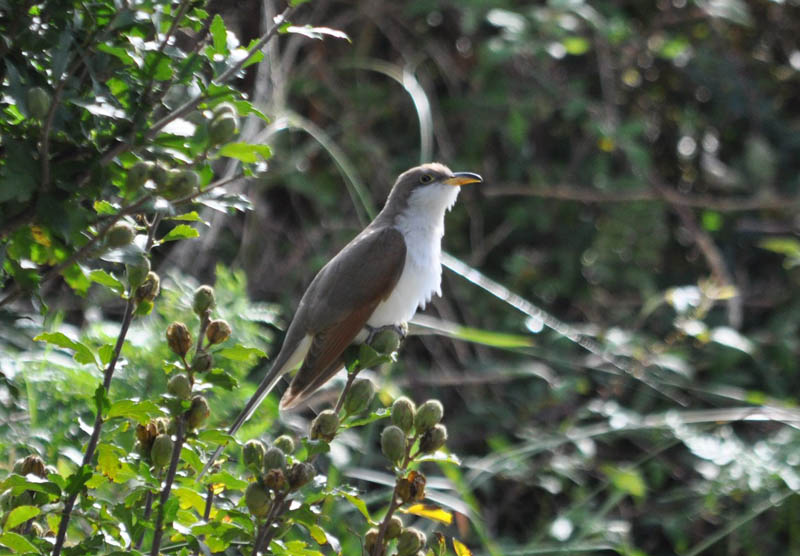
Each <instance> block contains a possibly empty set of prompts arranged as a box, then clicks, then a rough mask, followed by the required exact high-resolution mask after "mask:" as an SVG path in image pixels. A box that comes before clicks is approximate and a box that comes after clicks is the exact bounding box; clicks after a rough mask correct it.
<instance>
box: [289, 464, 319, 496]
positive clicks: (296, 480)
mask: <svg viewBox="0 0 800 556" xmlns="http://www.w3.org/2000/svg"><path fill="white" fill-rule="evenodd" d="M316 473H317V471H316V469H314V466H313V465H312V464H310V463H306V462H304V461H303V462H299V463H295V464H294V465H292V467H291V469H289V486H290V487H291V488H292V490H297V489H298V488H300V487H303V486H305V485H306V484H308V483H309V482H311V480H312V479H313V478H314V475H316Z"/></svg>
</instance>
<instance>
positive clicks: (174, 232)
mask: <svg viewBox="0 0 800 556" xmlns="http://www.w3.org/2000/svg"><path fill="white" fill-rule="evenodd" d="M193 237H200V232H198V231H197V230H195V229H194V228H192V227H191V226H189V225H188V224H178V225H177V226H175V227H174V228H172V229H171V230H170V231H169V233H167V235H165V236H164V237H162V238H161V241H160V243H166V242H168V241H176V240H179V239H190V238H193Z"/></svg>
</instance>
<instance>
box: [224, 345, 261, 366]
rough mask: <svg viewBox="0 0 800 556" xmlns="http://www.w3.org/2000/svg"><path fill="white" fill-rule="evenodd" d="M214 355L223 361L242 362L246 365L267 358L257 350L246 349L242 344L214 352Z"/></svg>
mask: <svg viewBox="0 0 800 556" xmlns="http://www.w3.org/2000/svg"><path fill="white" fill-rule="evenodd" d="M216 354H217V355H219V356H220V357H224V358H225V359H230V360H231V361H243V362H246V363H248V362H249V363H255V361H256V360H257V359H260V358H262V357H266V356H267V354H266V353H264V352H263V351H262V350H260V349H258V348H254V347H247V346H243V345H242V344H236V345H235V346H232V347H227V348H223V349H221V350H219V351H218V352H216Z"/></svg>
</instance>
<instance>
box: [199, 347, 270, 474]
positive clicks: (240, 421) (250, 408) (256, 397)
mask: <svg viewBox="0 0 800 556" xmlns="http://www.w3.org/2000/svg"><path fill="white" fill-rule="evenodd" d="M278 363H279V362H278V361H276V362H275V364H274V365H273V366H272V368H271V369H270V370H269V372H268V373H267V374H266V376H265V377H264V379H263V380H262V381H261V384H259V385H258V388H257V389H256V391H255V393H254V394H253V395H252V396H251V397H250V399H249V400H247V405H245V406H244V409H242V411H241V413H239V415H238V416H237V417H236V420H235V421H234V422H233V424H232V425H231V426H230V428H229V429H228V434H230V435H231V436H233V435H234V434H236V432H237V431H238V430H239V429H240V428H241V427H242V425H244V424H245V423H246V422H247V420H248V419H250V417H252V416H253V413H255V411H256V409H258V406H259V405H261V402H262V401H264V398H266V397H267V395H269V393H270V392H271V391H272V389H273V388H275V385H276V384H278V381H279V380H280V379H281V377H282V376H283V374H284V372H285V371H286V365H279V364H278ZM225 446H226V445H225V444H222V445H220V446H219V447H218V448H217V449H216V451H215V452H214V453H213V454H212V455H211V457H210V458H208V462H206V465H205V467H203V470H202V471H200V474H199V475H197V478H196V479H195V481H197V482H200V480H201V479H202V478H203V475H205V474H206V472H207V471H208V470H209V469H210V468H211V466H212V465H213V464H214V461H215V460H216V459H217V458H218V457H219V455H220V454H221V453H222V450H224V449H225Z"/></svg>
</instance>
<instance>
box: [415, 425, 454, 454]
mask: <svg viewBox="0 0 800 556" xmlns="http://www.w3.org/2000/svg"><path fill="white" fill-rule="evenodd" d="M445 442H447V428H446V427H445V426H444V425H442V424H438V425H434V426H433V427H432V428H430V429H428V430H426V431H425V432H424V433H423V435H422V438H420V440H419V449H420V451H421V452H422V453H424V454H431V453H433V452H435V451H436V450H438V449H439V448H441V447H442V446H444V443H445Z"/></svg>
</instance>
